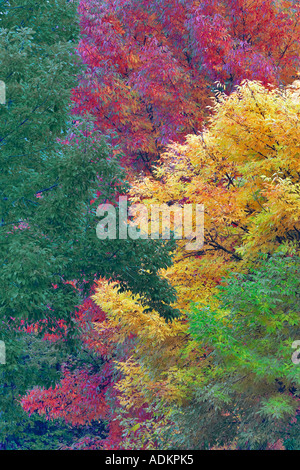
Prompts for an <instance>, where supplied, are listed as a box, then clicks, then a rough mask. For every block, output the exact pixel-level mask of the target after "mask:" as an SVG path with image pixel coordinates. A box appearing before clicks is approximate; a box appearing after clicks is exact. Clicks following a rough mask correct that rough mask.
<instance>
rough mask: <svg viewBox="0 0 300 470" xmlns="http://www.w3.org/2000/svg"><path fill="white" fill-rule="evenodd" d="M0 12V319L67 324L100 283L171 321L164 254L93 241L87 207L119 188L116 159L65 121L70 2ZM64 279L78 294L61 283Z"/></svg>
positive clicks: (83, 123)
mask: <svg viewBox="0 0 300 470" xmlns="http://www.w3.org/2000/svg"><path fill="white" fill-rule="evenodd" d="M16 10H17V12H18V13H17V15H16V16H15V15H14V12H15V11H16ZM3 13H4V14H3V15H2V18H3V21H2V29H1V30H0V47H1V59H0V60H1V63H0V65H1V78H2V79H3V81H4V82H5V84H6V94H7V103H6V105H4V106H1V109H0V119H1V122H0V136H1V137H0V146H1V156H0V160H1V161H0V164H1V174H0V220H1V223H0V265H1V273H0V289H1V298H0V315H1V316H2V317H3V316H5V317H8V316H13V317H15V316H18V317H22V318H28V319H31V320H38V319H41V318H48V320H49V322H51V321H52V318H53V316H55V315H56V316H57V317H59V318H61V319H66V320H67V321H69V318H70V315H71V314H72V312H73V311H74V307H75V306H76V305H79V304H80V302H81V300H82V298H83V296H85V295H86V294H87V293H88V292H89V290H90V288H91V286H92V284H93V282H94V280H95V279H97V278H99V277H101V276H106V277H108V278H109V277H112V278H114V279H115V280H119V281H120V283H121V287H122V288H128V286H129V288H131V289H132V291H133V292H140V293H141V294H142V295H143V296H144V298H145V301H148V302H154V303H155V304H157V303H158V304H159V306H160V311H161V314H162V315H165V316H167V317H172V316H174V315H175V312H174V311H173V310H172V309H171V308H170V307H169V305H168V304H169V302H170V301H173V300H174V299H175V293H174V292H175V291H174V289H172V288H171V287H170V286H169V285H168V283H167V281H166V280H164V279H161V278H159V276H158V271H159V269H160V268H162V267H166V266H167V265H169V264H170V263H171V259H170V256H169V252H170V250H171V249H172V245H171V244H170V243H168V242H162V243H159V242H158V243H155V242H153V243H147V241H146V242H144V243H142V242H140V241H139V240H137V241H132V240H106V241H100V240H99V239H98V238H97V236H96V224H97V223H98V222H99V220H98V219H97V218H96V216H95V207H94V206H91V203H90V201H91V200H92V199H93V200H96V201H97V204H100V203H103V202H108V201H109V202H111V203H115V198H116V195H117V194H120V193H125V192H126V191H127V189H128V184H127V183H126V176H125V173H124V170H123V169H122V168H121V166H120V164H119V155H114V153H115V152H114V149H112V148H111V147H110V145H109V144H108V141H107V138H105V137H104V136H101V135H100V134H99V132H96V131H95V132H94V131H93V120H92V119H91V118H89V117H88V116H87V117H86V118H85V119H84V120H82V119H80V118H76V117H75V116H74V119H73V121H72V122H71V121H70V116H69V112H70V94H71V89H72V87H73V86H74V84H75V82H76V73H77V72H78V70H79V67H81V66H80V64H79V63H78V62H77V60H76V55H75V45H76V43H75V41H77V40H78V25H77V20H76V21H74V17H76V2H66V1H58V2H56V1H51V2H50V1H49V2H46V4H43V5H39V4H38V5H37V6H36V4H35V3H33V2H25V3H23V2H20V1H16V2H10V3H7V4H6V9H5V10H4V12H3ZM25 13H26V14H25ZM142 265H144V266H145V269H144V270H141V266H142ZM73 280H76V281H77V287H78V289H75V288H74V287H73V286H71V285H70V284H68V283H67V281H73ZM53 286H56V288H54V287H53ZM151 299H152V300H151Z"/></svg>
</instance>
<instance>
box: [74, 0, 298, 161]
mask: <svg viewBox="0 0 300 470" xmlns="http://www.w3.org/2000/svg"><path fill="white" fill-rule="evenodd" d="M299 12H300V7H299V5H298V4H297V2H295V1H292V0H290V1H283V2H274V1H272V0H256V1H255V2H253V1H249V0H248V1H247V0H229V1H228V0H227V1H226V2H225V1H221V0H203V1H201V2H199V1H196V0H186V1H184V2H182V1H181V0H173V1H172V2H170V1H167V0H152V1H151V2H150V1H147V0H104V1H102V2H99V1H98V0H81V3H80V7H79V14H80V24H81V31H82V39H81V42H80V44H79V47H78V51H79V54H80V56H81V58H82V60H83V62H84V63H85V64H86V66H87V70H86V73H85V75H84V76H83V77H82V79H81V81H80V84H79V85H78V87H77V88H76V89H74V90H73V101H74V111H75V112H76V113H79V114H84V113H90V114H92V115H93V116H94V117H95V118H96V125H97V127H98V128H99V129H100V130H101V132H103V133H115V134H114V135H112V140H113V143H115V144H119V145H120V146H121V150H122V151H123V152H124V153H125V162H126V163H132V162H133V161H135V162H136V161H137V160H140V161H141V162H142V163H143V162H144V163H143V165H144V166H145V164H147V162H148V161H150V160H153V159H155V158H157V157H158V155H159V152H160V151H161V149H162V148H163V147H164V146H165V145H166V144H167V143H168V142H169V141H170V140H176V141H182V140H183V139H184V137H185V136H186V135H187V134H191V133H197V132H198V131H199V130H200V129H201V126H202V123H203V119H204V118H205V115H206V114H207V110H206V106H207V105H208V104H209V103H210V101H209V96H211V95H213V88H215V87H216V85H215V82H216V81H218V82H221V83H223V84H225V85H226V91H227V92H231V90H232V88H233V87H234V86H235V85H236V84H238V83H239V82H240V81H241V80H243V79H247V78H248V79H255V80H260V81H262V82H263V83H264V84H265V85H267V84H268V83H272V84H276V85H278V84H279V83H281V82H290V81H292V80H293V79H294V78H295V75H296V70H297V68H298V67H299V46H298V38H299V36H300V22H299Z"/></svg>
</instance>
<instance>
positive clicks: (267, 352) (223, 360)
mask: <svg viewBox="0 0 300 470" xmlns="http://www.w3.org/2000/svg"><path fill="white" fill-rule="evenodd" d="M299 268H300V258H299V257H298V256H296V255H285V254H284V253H276V254H274V255H273V256H265V257H263V258H262V259H261V260H260V261H259V263H258V264H257V266H256V267H255V268H253V269H252V270H251V271H250V272H249V273H248V274H236V275H235V274H232V276H231V277H230V278H228V279H226V280H225V279H224V280H223V284H222V286H220V287H219V293H218V294H217V296H216V298H217V300H218V308H216V307H215V305H216V303H214V304H213V303H211V306H210V305H208V306H201V303H195V304H194V305H193V306H192V308H191V312H190V314H189V321H190V333H191V335H192V337H193V338H194V339H195V340H196V341H197V342H198V344H199V346H200V347H201V348H203V350H205V351H206V353H205V355H204V356H203V369H202V372H203V371H204V377H205V378H204V381H202V382H201V384H200V385H197V382H195V385H194V387H193V392H192V395H191V401H190V404H189V406H188V407H187V408H184V413H182V412H180V410H177V412H176V413H175V414H174V419H175V422H177V424H178V423H179V429H180V430H181V434H179V437H178V439H177V440H176V439H175V440H174V439H173V443H174V445H179V446H183V448H186V447H184V446H188V447H189V448H208V447H211V446H214V445H218V446H224V445H230V444H232V443H234V442H236V443H237V445H238V447H240V448H242V449H245V448H249V449H263V448H266V446H267V444H270V443H271V444H272V443H275V442H276V441H277V440H279V439H280V438H282V437H283V436H285V435H286V432H287V431H286V429H285V428H286V426H288V425H289V423H290V421H291V419H292V418H293V417H294V416H295V414H296V410H297V407H298V406H299V405H298V399H297V397H298V396H299V383H300V370H299V365H298V364H294V363H293V361H292V353H293V349H292V343H293V341H295V340H297V339H299V337H300V323H299V309H300V294H299V293H300V278H299ZM213 305H214V307H213ZM287 429H289V426H288V428H287ZM190 446H191V447H190Z"/></svg>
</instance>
